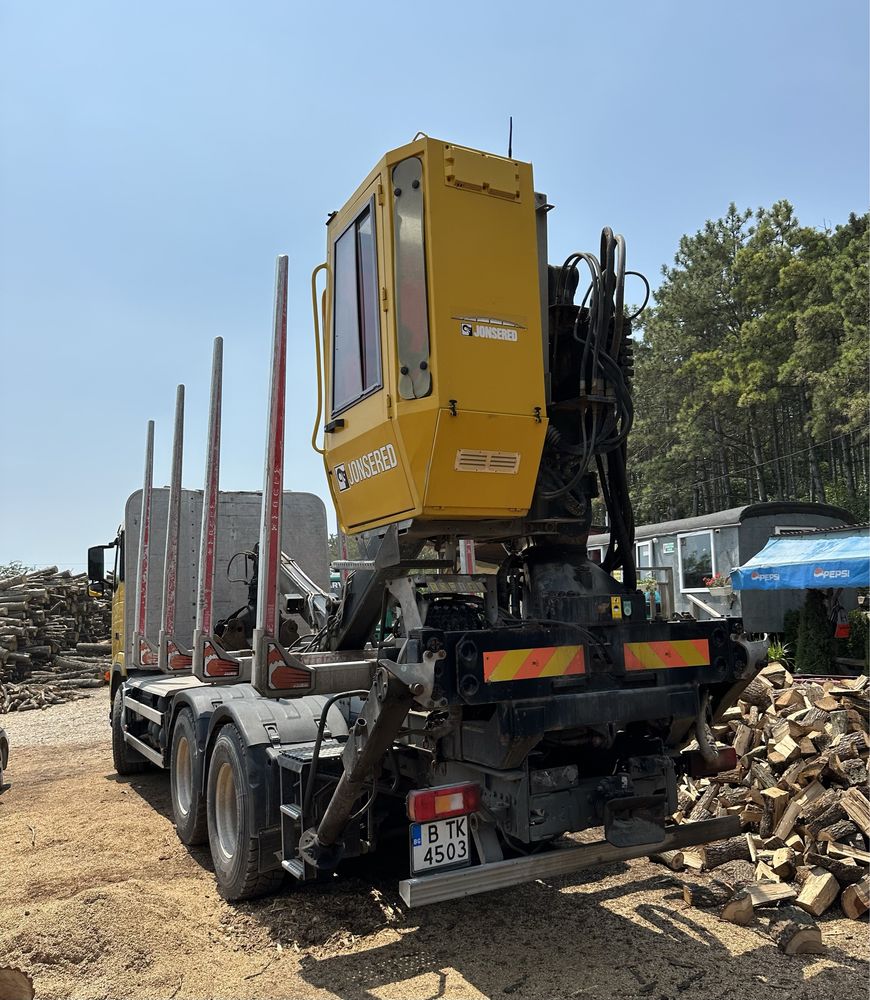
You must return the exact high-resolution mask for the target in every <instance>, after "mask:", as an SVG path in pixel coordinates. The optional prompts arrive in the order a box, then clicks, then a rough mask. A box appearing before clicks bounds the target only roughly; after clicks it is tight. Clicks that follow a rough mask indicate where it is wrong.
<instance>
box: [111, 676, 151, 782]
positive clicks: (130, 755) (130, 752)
mask: <svg viewBox="0 0 870 1000" xmlns="http://www.w3.org/2000/svg"><path fill="white" fill-rule="evenodd" d="M123 715H124V686H123V684H119V685H118V689H117V691H115V697H114V698H113V699H112V762H113V763H114V765H115V771H116V772H117V773H118V774H119V775H121V776H122V777H123V776H125V775H128V774H141V773H142V772H143V771H144V770H145V769H146V768H147V766H148V761H147V760H145V758H144V757H143V756H142V754H140V753H137V752H136V751H135V750H134V749H133V748H132V747H130V746H127V744H126V743H125V742H124V728H123Z"/></svg>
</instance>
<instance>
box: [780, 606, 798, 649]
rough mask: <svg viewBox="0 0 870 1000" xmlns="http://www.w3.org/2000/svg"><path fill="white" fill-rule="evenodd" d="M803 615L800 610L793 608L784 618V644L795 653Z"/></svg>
mask: <svg viewBox="0 0 870 1000" xmlns="http://www.w3.org/2000/svg"><path fill="white" fill-rule="evenodd" d="M800 623H801V613H800V609H799V608H792V609H791V611H786V613H785V614H784V615H783V616H782V644H783V646H785V647H786V648H787V649H790V650H791V651H792V652H794V651H795V650H796V649H797V641H798V631H799V629H800Z"/></svg>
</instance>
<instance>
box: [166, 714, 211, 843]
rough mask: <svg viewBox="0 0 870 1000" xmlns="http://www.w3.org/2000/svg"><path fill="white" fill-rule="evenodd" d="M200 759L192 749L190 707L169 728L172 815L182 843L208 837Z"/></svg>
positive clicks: (196, 841)
mask: <svg viewBox="0 0 870 1000" xmlns="http://www.w3.org/2000/svg"><path fill="white" fill-rule="evenodd" d="M201 760H202V758H201V757H200V756H199V755H198V754H197V752H196V727H195V726H194V723H193V713H192V712H191V711H190V709H188V708H183V709H182V710H181V711H180V712H179V713H178V716H177V717H176V719H175V726H174V727H173V729H172V750H171V753H170V757H169V787H170V792H171V796H172V815H173V818H174V819H175V829H176V831H177V833H178V837H179V839H180V840H181V842H182V843H183V844H204V843H205V842H206V841H207V840H208V821H207V819H206V815H205V796H204V795H203V794H202V763H201Z"/></svg>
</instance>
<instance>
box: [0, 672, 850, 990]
mask: <svg viewBox="0 0 870 1000" xmlns="http://www.w3.org/2000/svg"><path fill="white" fill-rule="evenodd" d="M71 709H74V711H71ZM106 711H107V699H106V695H105V693H104V692H100V693H99V694H98V695H97V696H96V697H93V698H89V699H88V700H86V701H82V702H77V703H75V705H74V706H65V707H64V711H63V712H58V713H55V712H54V710H49V711H47V712H44V713H35V712H32V713H27V714H26V715H22V716H20V717H16V716H5V717H3V719H2V724H3V725H5V726H6V728H7V730H8V731H9V733H10V737H11V742H12V756H11V760H10V768H9V774H8V777H9V779H10V780H11V781H12V782H13V787H12V789H11V790H10V791H8V792H6V793H4V794H3V795H2V796H0V847H2V863H0V964H7V963H8V964H14V965H17V966H19V967H21V968H23V969H25V970H27V971H28V972H29V973H30V974H31V975H32V976H33V979H34V981H35V984H36V991H37V996H38V997H40V998H67V997H68V998H80V1000H85V998H87V1000H91V998H97V997H100V998H113V1000H114V998H122V997H130V998H143V1000H144V998H148V1000H160V998H170V997H173V998H178V1000H186V998H190V1000H194V998H207V997H208V998H212V997H214V998H230V997H233V998H236V997H238V998H269V997H274V998H277V997H286V998H313V997H321V998H328V997H329V998H332V997H341V998H347V1000H350V998H357V997H359V998H378V1000H390V998H395V1000H406V998H408V1000H424V998H433V1000H435V998H442V997H444V998H453V997H463V998H464V997H502V996H504V997H512V998H515V1000H521V998H524V997H536V998H537V997H541V998H554V1000H559V998H566V1000H567V998H572V1000H573V998H589V1000H593V998H595V1000H599V998H610V997H614V998H616V997H619V998H621V1000H627V998H632V997H638V998H652V1000H658V998H663V997H667V998H671V997H678V996H679V997H699V998H710V1000H714V998H716V1000H728V998H735V1000H738V998H739V1000H750V998H756V997H758V998H770V997H782V998H783V1000H799V998H827V997H837V998H839V1000H852V998H858V997H865V996H866V995H867V972H866V970H867V954H868V949H867V936H866V926H865V925H864V924H862V923H858V922H853V921H849V920H846V919H845V918H843V917H842V914H841V913H840V912H839V911H835V912H834V913H833V914H832V915H831V916H829V917H826V918H825V919H824V920H823V934H824V938H825V940H826V942H827V944H828V954H827V955H825V956H801V957H795V958H788V957H786V956H784V955H781V954H780V953H779V952H778V951H777V950H776V949H775V948H774V947H773V946H772V945H771V943H770V942H769V941H768V940H767V939H766V938H765V937H764V935H763V934H762V933H761V932H760V930H757V929H745V928H740V927H735V926H732V925H729V924H725V923H722V922H720V921H718V920H717V919H716V918H715V917H712V916H710V915H708V914H707V913H705V912H703V911H700V910H696V909H690V908H687V907H686V906H685V905H684V904H683V902H682V897H681V895H680V893H679V891H678V886H677V883H676V882H675V881H674V879H673V877H672V876H671V874H670V873H669V872H667V871H666V870H665V869H662V868H660V867H658V866H655V865H653V864H650V863H648V862H631V863H630V864H628V865H609V866H607V867H602V868H600V869H596V870H592V871H589V872H585V873H582V874H581V875H577V876H574V877H570V878H564V879H559V880H554V881H551V882H546V883H535V884H531V885H527V886H521V887H518V888H516V889H512V890H506V891H502V892H499V893H494V894H490V895H488V896H481V897H477V898H473V899H467V900H461V901H458V902H453V903H447V904H441V905H439V906H436V907H431V908H429V909H424V910H420V911H413V912H409V911H407V910H406V909H404V908H403V906H402V904H401V903H400V901H399V898H398V894H397V892H396V888H395V886H396V879H395V877H394V875H388V874H387V873H386V872H384V871H383V870H381V871H380V872H379V871H378V868H377V867H376V866H375V865H373V864H369V866H368V868H367V869H366V870H364V871H362V872H358V873H357V874H355V875H353V876H348V877H345V878H344V879H341V880H339V879H336V880H335V881H334V882H333V883H331V884H329V885H323V886H315V887H313V888H307V887H306V888H303V889H300V888H296V889H295V890H293V889H289V890H288V891H287V892H285V893H284V894H283V895H281V896H277V897H273V898H271V899H265V900H261V901H258V902H256V903H249V904H244V905H235V906H234V905H230V904H228V903H225V902H224V901H223V900H221V898H220V897H219V896H218V894H217V892H216V891H215V887H214V882H213V877H212V873H211V870H210V860H209V855H208V849H207V848H202V849H195V850H193V851H189V850H188V849H187V848H185V847H183V846H182V845H181V844H180V843H179V841H178V840H177V838H176V836H175V832H174V829H173V826H172V822H171V819H170V816H169V796H168V779H167V778H166V776H165V775H162V774H159V773H156V772H155V773H152V774H147V775H143V776H137V777H134V778H133V779H132V780H122V779H118V778H117V777H116V775H115V774H114V773H113V771H112V766H111V754H110V749H109V743H108V730H107V729H105V728H103V725H102V721H103V720H104V719H105V717H106ZM76 733H77V734H79V736H78V738H76V739H73V741H72V742H70V740H71V738H72V737H73V736H74V734H76ZM28 744H29V745H28Z"/></svg>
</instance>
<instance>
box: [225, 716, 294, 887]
mask: <svg viewBox="0 0 870 1000" xmlns="http://www.w3.org/2000/svg"><path fill="white" fill-rule="evenodd" d="M248 755H249V750H248V748H247V747H246V746H245V743H244V741H243V740H242V738H241V736H240V735H239V731H238V729H236V727H235V726H233V725H231V724H227V725H225V726H223V728H222V729H221V730H220V732H219V733H218V736H217V739H216V740H215V741H214V745H213V746H212V751H211V757H210V760H209V765H208V786H207V791H206V814H207V816H208V842H209V847H210V848H211V858H212V862H213V863H214V871H215V876H216V877H217V884H218V890H219V892H220V894H221V895H222V896H223V897H224V899H227V900H229V901H230V902H236V901H237V900H241V899H253V898H255V897H256V896H265V895H267V894H268V893H270V892H275V891H276V890H277V889H278V888H280V886H281V884H282V883H283V881H284V872H283V871H282V870H280V869H279V870H277V871H269V872H261V871H260V870H259V858H260V844H259V838H258V833H259V830H258V828H257V808H256V805H257V803H256V802H255V801H254V796H255V794H257V788H259V789H262V784H260V785H258V786H257V788H255V787H253V785H252V783H251V782H249V780H248ZM260 794H262V792H261V793H260Z"/></svg>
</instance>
